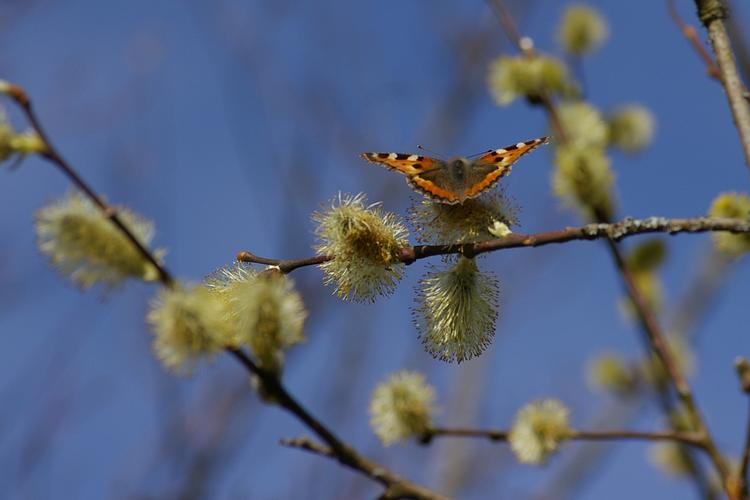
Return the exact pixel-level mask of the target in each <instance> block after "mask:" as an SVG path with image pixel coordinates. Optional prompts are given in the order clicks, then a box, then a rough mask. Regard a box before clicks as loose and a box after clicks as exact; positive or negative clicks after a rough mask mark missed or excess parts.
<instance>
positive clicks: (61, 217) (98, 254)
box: [35, 191, 163, 288]
mask: <svg viewBox="0 0 750 500" xmlns="http://www.w3.org/2000/svg"><path fill="white" fill-rule="evenodd" d="M118 216H119V217H120V220H121V221H122V222H123V224H124V225H125V226H126V227H127V228H128V229H129V230H130V231H131V232H132V233H133V235H134V236H135V237H136V239H137V240H138V241H139V242H140V243H141V244H143V245H144V246H148V245H149V243H150V242H151V239H152V238H153V234H154V228H153V225H152V224H151V222H149V221H147V220H145V219H143V218H142V217H140V216H138V215H136V214H135V213H133V212H131V211H130V210H128V209H126V208H119V209H118ZM35 229H36V235H37V244H38V245H39V249H40V250H41V252H42V253H43V254H44V255H46V256H47V257H48V258H49V260H50V262H51V263H52V265H53V266H54V267H56V268H57V269H58V270H59V271H60V272H61V273H62V274H64V275H66V276H68V277H69V278H70V279H71V280H73V282H75V283H76V284H77V285H79V286H81V287H82V288H89V287H91V286H93V285H95V284H97V283H102V284H104V285H105V286H107V287H109V288H112V287H115V286H116V285H119V284H120V283H121V282H122V281H123V280H125V279H126V278H137V279H142V280H144V281H154V280H156V279H158V276H159V275H158V272H157V270H156V268H155V267H154V266H153V264H151V262H149V261H148V260H147V259H146V258H145V257H144V256H143V255H142V254H141V253H140V252H139V251H138V249H137V248H136V247H135V246H134V245H133V243H132V242H131V241H130V240H128V238H127V237H126V236H125V235H124V234H123V233H122V232H121V231H120V230H119V229H118V228H116V227H115V226H114V225H113V224H112V223H111V221H109V220H108V219H107V218H106V217H105V216H104V215H103V214H102V212H101V210H100V209H99V208H98V207H96V206H94V204H93V203H92V202H91V201H90V200H89V199H88V198H86V197H84V196H83V195H82V194H80V193H79V192H77V191H70V192H69V193H68V195H67V196H65V197H64V198H62V199H60V200H58V201H55V202H53V203H50V204H49V205H47V206H45V207H42V208H40V209H39V210H37V212H36V217H35ZM155 254H156V255H157V258H158V257H159V256H161V255H162V254H163V251H162V250H157V251H156V252H155Z"/></svg>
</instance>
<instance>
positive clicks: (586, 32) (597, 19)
mask: <svg viewBox="0 0 750 500" xmlns="http://www.w3.org/2000/svg"><path fill="white" fill-rule="evenodd" d="M557 33H558V39H559V41H560V45H561V46H562V48H563V49H564V50H565V51H566V52H568V53H570V54H572V55H575V56H582V55H585V54H588V53H590V52H593V51H594V50H596V49H597V48H599V46H600V45H601V44H602V43H604V41H605V40H606V39H607V35H608V33H609V29H608V27H607V22H606V21H605V20H604V18H603V17H602V16H601V14H599V12H597V11H596V10H594V9H592V8H591V7H587V6H585V5H571V6H569V7H568V8H567V9H566V10H565V14H564V15H563V17H562V19H561V20H560V26H559V28H558V32H557Z"/></svg>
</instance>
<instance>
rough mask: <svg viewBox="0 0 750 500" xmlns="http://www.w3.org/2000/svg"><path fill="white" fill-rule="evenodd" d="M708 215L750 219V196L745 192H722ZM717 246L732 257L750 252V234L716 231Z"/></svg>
mask: <svg viewBox="0 0 750 500" xmlns="http://www.w3.org/2000/svg"><path fill="white" fill-rule="evenodd" d="M708 215H710V216H712V217H728V218H731V219H741V220H745V221H750V197H749V196H748V195H746V194H744V193H735V192H727V193H721V194H720V195H719V196H717V197H716V199H714V201H713V203H712V204H711V208H710V209H709V211H708ZM712 237H713V240H714V244H715V245H716V248H717V249H718V250H719V251H720V252H723V253H725V254H726V255H728V256H731V257H738V256H740V255H742V254H744V253H747V252H750V234H731V233H714V234H713V235H712Z"/></svg>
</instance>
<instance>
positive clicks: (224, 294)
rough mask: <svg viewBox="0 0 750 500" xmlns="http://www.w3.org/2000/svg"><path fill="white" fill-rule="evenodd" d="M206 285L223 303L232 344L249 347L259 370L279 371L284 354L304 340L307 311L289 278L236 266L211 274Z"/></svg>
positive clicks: (246, 265) (240, 264) (246, 266)
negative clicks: (259, 367)
mask: <svg viewBox="0 0 750 500" xmlns="http://www.w3.org/2000/svg"><path fill="white" fill-rule="evenodd" d="M206 286H207V287H208V288H209V289H210V290H211V291H213V292H214V293H215V294H216V295H217V296H218V297H219V298H220V299H221V300H222V301H223V302H224V303H225V304H226V307H227V319H226V321H227V322H229V323H231V324H232V329H233V330H234V332H235V333H234V334H233V335H232V344H233V345H234V346H236V347H240V346H243V345H247V346H249V347H250V351H251V352H252V353H253V355H254V357H255V359H256V360H257V361H258V363H259V364H260V365H261V366H262V367H263V368H265V369H267V370H272V371H276V372H280V371H281V368H282V365H283V358H284V352H285V351H286V350H287V349H289V348H290V347H292V346H293V345H295V344H298V343H300V342H302V341H304V339H305V338H304V333H303V327H304V321H305V318H306V317H307V312H306V311H305V307H304V303H303V301H302V297H301V296H300V294H299V293H298V292H297V291H296V290H295V288H294V284H293V282H292V280H291V278H288V277H287V276H285V275H283V274H281V273H279V272H273V271H270V272H264V273H257V272H255V271H254V270H253V269H252V268H251V267H250V266H249V265H248V264H244V263H236V264H234V265H232V266H228V267H224V268H222V269H219V270H218V271H216V272H214V273H213V274H212V275H211V276H210V277H209V278H208V279H207V280H206Z"/></svg>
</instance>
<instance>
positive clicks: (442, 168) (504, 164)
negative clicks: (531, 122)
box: [362, 137, 549, 205]
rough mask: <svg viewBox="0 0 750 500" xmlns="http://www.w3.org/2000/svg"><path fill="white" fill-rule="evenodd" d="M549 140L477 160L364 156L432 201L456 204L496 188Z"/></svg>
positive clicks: (535, 141) (530, 142)
mask: <svg viewBox="0 0 750 500" xmlns="http://www.w3.org/2000/svg"><path fill="white" fill-rule="evenodd" d="M548 141H549V138H548V137H541V138H539V139H533V140H531V141H526V142H519V143H517V144H513V145H511V146H506V147H504V148H501V149H495V150H490V151H488V152H486V153H484V154H482V155H481V156H479V157H478V158H476V159H473V160H472V159H468V158H462V157H457V158H452V159H450V160H448V161H443V160H438V159H435V158H430V157H429V156H422V155H415V154H412V155H410V154H403V153H363V154H362V157H363V158H364V159H366V160H368V161H371V162H373V163H379V164H381V165H385V166H386V167H388V168H390V169H392V170H397V171H399V172H401V173H402V174H405V175H406V182H408V183H409V185H410V186H411V187H412V188H413V189H414V190H415V191H418V192H420V193H422V194H424V195H425V196H427V197H428V198H430V199H433V200H435V201H437V202H440V203H446V204H449V205H453V204H456V203H463V202H464V201H466V200H468V199H471V198H475V197H477V196H479V195H480V194H482V193H483V192H484V191H486V190H488V189H490V188H492V187H493V186H494V185H495V184H497V182H498V181H499V180H500V179H501V178H502V177H505V176H506V175H508V174H509V173H510V171H511V166H512V165H513V163H515V162H516V160H517V159H518V158H520V157H521V156H523V155H524V154H526V153H528V152H529V151H531V150H532V149H534V148H535V147H537V146H539V145H540V144H546V143H547V142H548Z"/></svg>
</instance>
